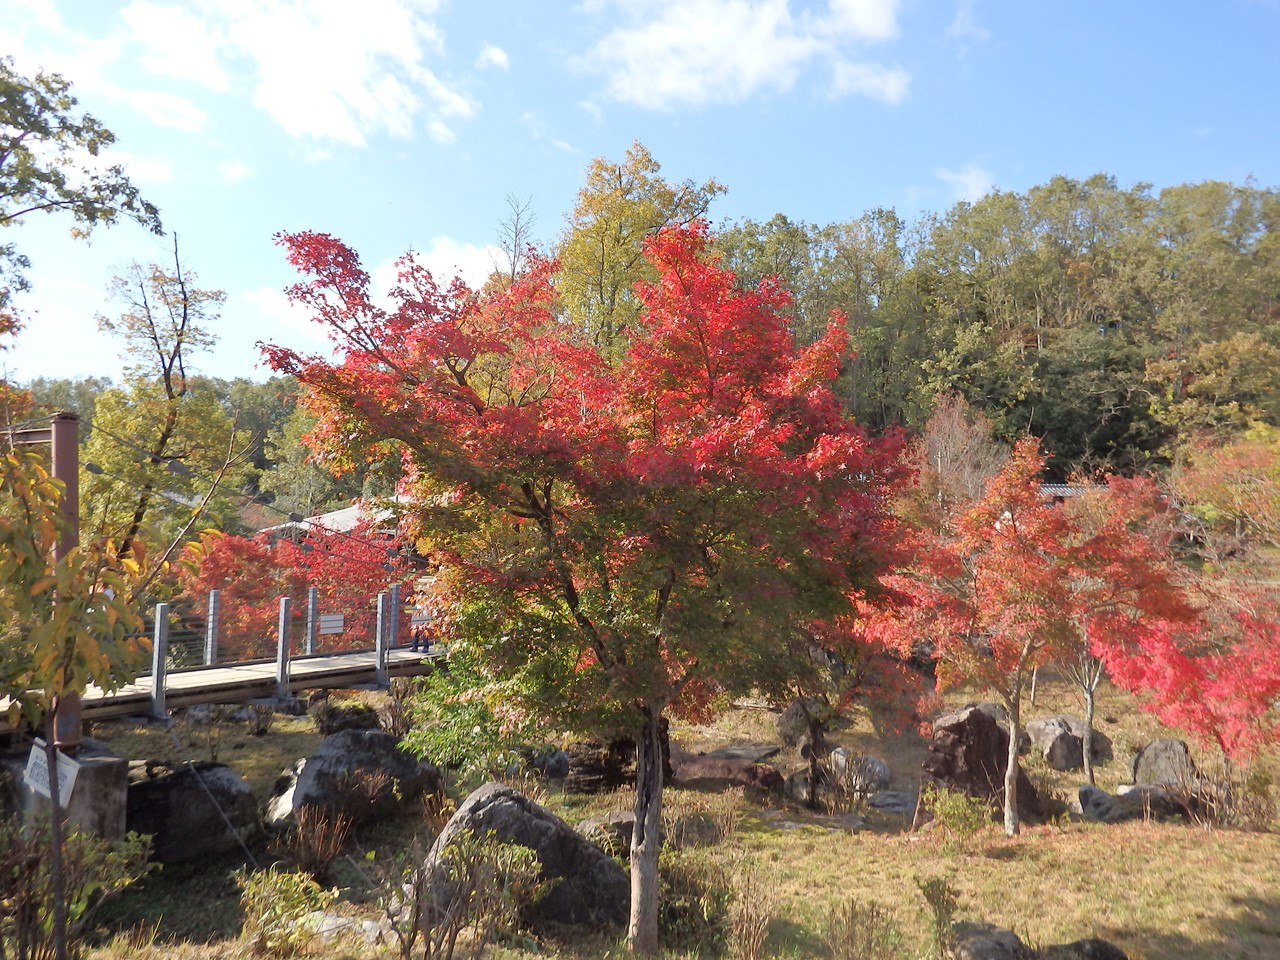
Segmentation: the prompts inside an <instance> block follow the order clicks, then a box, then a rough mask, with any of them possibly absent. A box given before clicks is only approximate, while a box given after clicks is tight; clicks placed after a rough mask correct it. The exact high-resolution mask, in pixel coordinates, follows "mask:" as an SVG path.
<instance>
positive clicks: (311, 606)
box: [306, 587, 320, 656]
mask: <svg viewBox="0 0 1280 960" xmlns="http://www.w3.org/2000/svg"><path fill="white" fill-rule="evenodd" d="M319 629H320V591H319V590H317V589H316V588H315V587H307V646H306V653H307V656H311V655H312V654H314V653H315V652H316V631H317V630H319Z"/></svg>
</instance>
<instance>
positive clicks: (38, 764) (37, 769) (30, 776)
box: [22, 739, 80, 808]
mask: <svg viewBox="0 0 1280 960" xmlns="http://www.w3.org/2000/svg"><path fill="white" fill-rule="evenodd" d="M79 772H80V764H78V763H76V761H74V760H72V759H71V758H70V757H68V756H67V755H66V754H65V753H62V752H59V753H58V806H59V807H64V808H65V807H66V805H67V803H68V801H70V800H71V791H72V790H74V789H75V786H76V774H78V773H79ZM22 779H23V780H25V781H26V784H27V786H28V787H30V788H31V789H32V790H34V791H35V792H36V793H38V794H40V796H42V797H44V798H46V799H49V798H50V790H49V758H48V757H46V756H45V753H44V741H43V740H40V739H37V740H36V742H35V745H34V746H33V747H32V748H31V755H30V756H28V757H27V769H26V770H24V771H23V772H22Z"/></svg>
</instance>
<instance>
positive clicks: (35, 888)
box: [0, 817, 151, 960]
mask: <svg viewBox="0 0 1280 960" xmlns="http://www.w3.org/2000/svg"><path fill="white" fill-rule="evenodd" d="M150 853H151V838H150V837H144V836H139V835H138V834H136V833H131V834H129V835H128V836H127V837H125V839H124V840H122V841H119V842H117V843H110V842H108V841H106V840H103V839H102V838H101V837H98V836H95V835H93V834H89V833H80V832H77V831H72V832H71V833H69V834H68V835H67V836H66V837H65V838H64V839H63V844H62V869H63V877H64V882H65V889H66V897H67V947H68V951H69V952H70V953H71V955H72V956H79V954H80V950H81V946H82V944H83V940H84V937H85V935H86V933H87V932H88V930H89V925H90V922H91V921H92V919H93V916H94V914H95V913H96V911H97V910H98V908H99V907H100V906H102V904H103V903H105V902H106V901H107V900H109V899H110V898H111V897H113V896H115V895H116V894H117V893H119V892H121V891H122V890H124V889H125V888H126V887H128V886H130V885H131V884H133V883H135V882H137V881H138V880H139V879H141V878H142V877H143V876H144V875H145V874H146V873H147V871H148V870H150V869H151V867H150V865H149V864H148V863H147V857H148V856H149V855H150ZM49 868H50V859H49V824H48V822H47V821H44V822H41V823H39V824H24V823H22V822H21V820H19V819H18V818H16V817H15V818H13V819H4V820H0V957H5V958H8V960H45V958H48V957H52V956H53V878H52V877H51V876H50V869H49Z"/></svg>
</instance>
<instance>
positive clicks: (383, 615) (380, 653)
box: [373, 593, 390, 687]
mask: <svg viewBox="0 0 1280 960" xmlns="http://www.w3.org/2000/svg"><path fill="white" fill-rule="evenodd" d="M389 600H390V598H389V597H388V596H387V595H386V594H385V593H380V594H378V627H377V631H376V633H375V635H374V638H373V650H374V668H373V669H374V679H375V680H376V681H377V682H378V685H379V686H384V687H385V686H386V685H387V682H388V678H387V634H388V633H389V632H390V631H389V630H388V629H387V617H388V613H389V610H388V608H389V607H390V603H389V602H388V601H389Z"/></svg>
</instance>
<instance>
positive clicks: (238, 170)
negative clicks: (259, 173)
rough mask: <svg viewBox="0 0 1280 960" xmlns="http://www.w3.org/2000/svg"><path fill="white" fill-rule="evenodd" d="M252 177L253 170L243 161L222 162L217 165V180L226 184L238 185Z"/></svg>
mask: <svg viewBox="0 0 1280 960" xmlns="http://www.w3.org/2000/svg"><path fill="white" fill-rule="evenodd" d="M251 176H253V168H252V167H251V166H249V165H248V164H247V163H245V162H244V161H243V160H223V161H222V162H221V163H220V164H218V179H219V180H225V181H226V182H227V183H239V182H240V181H241V180H244V179H246V178H248V177H251Z"/></svg>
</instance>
